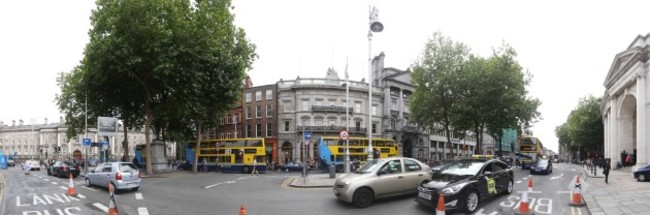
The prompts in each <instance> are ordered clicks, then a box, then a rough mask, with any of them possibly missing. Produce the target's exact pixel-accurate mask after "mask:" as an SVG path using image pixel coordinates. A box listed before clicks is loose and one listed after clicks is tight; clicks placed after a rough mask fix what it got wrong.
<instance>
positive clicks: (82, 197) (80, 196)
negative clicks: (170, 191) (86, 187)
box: [77, 193, 86, 199]
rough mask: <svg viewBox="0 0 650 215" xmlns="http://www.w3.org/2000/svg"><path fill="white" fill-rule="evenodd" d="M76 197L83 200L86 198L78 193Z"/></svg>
mask: <svg viewBox="0 0 650 215" xmlns="http://www.w3.org/2000/svg"><path fill="white" fill-rule="evenodd" d="M77 197H79V198H80V199H85V198H86V196H84V195H83V194H81V193H78V194H77Z"/></svg>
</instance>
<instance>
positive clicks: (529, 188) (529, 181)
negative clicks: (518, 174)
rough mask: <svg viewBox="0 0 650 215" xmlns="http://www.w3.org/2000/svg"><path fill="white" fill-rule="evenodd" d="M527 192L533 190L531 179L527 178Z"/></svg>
mask: <svg viewBox="0 0 650 215" xmlns="http://www.w3.org/2000/svg"><path fill="white" fill-rule="evenodd" d="M528 192H533V179H532V178H529V179H528Z"/></svg>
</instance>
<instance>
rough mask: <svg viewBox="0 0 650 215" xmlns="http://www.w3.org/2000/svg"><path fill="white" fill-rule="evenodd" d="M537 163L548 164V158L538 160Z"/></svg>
mask: <svg viewBox="0 0 650 215" xmlns="http://www.w3.org/2000/svg"><path fill="white" fill-rule="evenodd" d="M537 165H548V160H538V161H537Z"/></svg>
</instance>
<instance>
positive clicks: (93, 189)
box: [81, 186, 97, 192]
mask: <svg viewBox="0 0 650 215" xmlns="http://www.w3.org/2000/svg"><path fill="white" fill-rule="evenodd" d="M81 187H83V188H86V189H88V190H92V191H95V192H97V189H95V188H90V187H86V186H81Z"/></svg>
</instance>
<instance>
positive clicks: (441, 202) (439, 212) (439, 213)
mask: <svg viewBox="0 0 650 215" xmlns="http://www.w3.org/2000/svg"><path fill="white" fill-rule="evenodd" d="M436 215H445V196H443V195H442V193H440V196H439V197H438V206H437V207H436Z"/></svg>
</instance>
